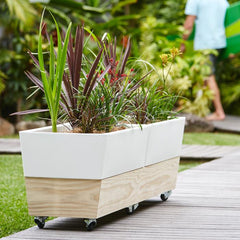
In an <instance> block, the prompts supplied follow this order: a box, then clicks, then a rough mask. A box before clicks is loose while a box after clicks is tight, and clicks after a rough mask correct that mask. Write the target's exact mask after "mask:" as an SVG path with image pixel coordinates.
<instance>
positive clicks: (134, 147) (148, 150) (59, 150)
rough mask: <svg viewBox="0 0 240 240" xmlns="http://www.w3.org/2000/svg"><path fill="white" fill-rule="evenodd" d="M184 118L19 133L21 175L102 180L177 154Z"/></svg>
mask: <svg viewBox="0 0 240 240" xmlns="http://www.w3.org/2000/svg"><path fill="white" fill-rule="evenodd" d="M184 120H185V119H184V118H178V119H173V120H168V121H163V122H159V123H154V124H148V125H143V129H142V130H141V129H140V128H139V127H138V126H137V127H136V126H135V127H133V128H129V129H125V130H121V131H116V132H111V133H103V134H79V133H66V132H64V130H66V128H65V127H64V126H62V125H60V126H58V131H59V132H58V133H52V132H51V127H45V128H39V129H34V130H27V131H22V132H20V141H21V149H22V158H23V167H24V175H25V177H43V178H65V179H69V178H70V179H105V178H108V177H112V176H115V175H118V174H121V173H124V172H128V171H132V170H135V169H138V168H142V167H144V166H148V165H152V164H155V163H158V162H160V161H164V160H168V159H170V158H174V157H177V156H180V150H181V144H182V137H183V129H184Z"/></svg>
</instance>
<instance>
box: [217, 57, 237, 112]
mask: <svg viewBox="0 0 240 240" xmlns="http://www.w3.org/2000/svg"><path fill="white" fill-rule="evenodd" d="M239 79H240V55H236V56H235V57H234V58H231V59H230V58H228V59H225V60H223V61H221V62H219V63H218V67H217V80H218V83H219V86H220V92H221V95H222V101H223V105H224V109H225V110H226V111H227V112H231V113H232V114H235V115H240V109H239V101H240V82H239Z"/></svg>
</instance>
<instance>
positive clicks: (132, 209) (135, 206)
mask: <svg viewBox="0 0 240 240" xmlns="http://www.w3.org/2000/svg"><path fill="white" fill-rule="evenodd" d="M138 206H139V204H138V203H136V204H134V205H131V206H129V207H127V208H126V212H127V214H129V215H130V214H132V213H133V212H134V211H135V210H136V209H137V208H138Z"/></svg>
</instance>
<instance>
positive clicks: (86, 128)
mask: <svg viewBox="0 0 240 240" xmlns="http://www.w3.org/2000/svg"><path fill="white" fill-rule="evenodd" d="M53 19H54V18H53ZM54 21H55V19H54ZM55 24H56V30H57V37H58V46H57V50H55V48H54V43H53V40H52V37H49V36H48V34H47V33H46V38H47V39H48V41H49V48H50V51H49V59H48V64H46V62H45V63H44V56H43V49H42V28H43V27H44V28H45V26H44V25H43V23H42V21H41V24H40V30H39V44H38V59H37V58H35V56H34V55H33V54H31V53H30V56H31V57H32V59H33V61H34V63H35V65H36V66H37V67H38V68H39V70H40V73H41V77H40V79H39V78H38V77H36V76H35V75H33V74H32V73H30V72H26V74H27V76H28V77H29V78H30V79H31V80H32V82H33V83H35V85H37V86H38V87H39V88H40V89H42V90H43V92H44V94H45V98H46V102H47V105H48V109H47V110H46V109H44V110H28V111H25V112H22V113H18V114H28V113H33V112H41V111H49V113H50V117H51V121H52V126H51V127H45V128H39V129H34V130H27V131H22V132H20V141H21V149H22V158H23V167H24V175H25V181H26V190H27V200H28V209H29V214H30V215H33V216H36V217H35V222H36V223H37V224H38V226H39V227H40V228H43V227H44V224H45V220H46V216H63V217H80V218H84V219H85V222H86V227H87V229H88V230H92V229H93V228H94V227H95V225H96V219H97V218H99V217H102V216H104V215H106V214H109V213H111V212H114V211H117V210H119V209H122V208H127V211H128V212H129V213H131V212H132V211H133V210H135V208H136V207H137V204H138V202H140V201H143V200H145V199H148V198H150V197H152V196H155V195H156V194H159V193H161V198H162V200H167V198H168V196H169V194H170V191H171V190H172V189H174V188H175V184H176V177H177V172H178V164H179V156H180V149H181V142H182V136H183V128H184V118H174V117H175V115H174V113H173V112H172V108H173V106H174V101H175V99H176V96H171V95H169V94H168V93H167V91H166V89H165V88H161V87H160V86H159V85H157V84H156V83H154V84H152V85H151V86H150V85H149V84H148V81H147V80H146V79H147V77H149V74H150V72H149V71H148V72H147V73H146V74H143V76H141V75H142V72H141V71H137V67H136V68H135V69H133V68H127V60H128V57H129V55H130V49H131V43H130V39H129V40H128V44H127V46H126V48H125V49H123V51H122V54H121V57H120V58H119V57H118V55H117V44H116V39H115V40H114V41H113V42H112V41H106V40H105V41H104V39H102V40H101V41H99V40H97V38H96V37H95V36H94V35H93V34H92V33H91V32H89V33H90V35H89V37H88V38H87V39H86V40H85V41H84V27H81V28H80V27H78V28H77V30H76V37H75V42H74V41H73V38H72V36H71V24H69V26H68V29H67V31H66V33H64V34H63V35H64V40H63V39H62V38H61V34H60V30H59V27H58V24H57V22H56V21H55ZM91 36H93V37H94V38H95V40H96V41H97V44H98V53H97V54H92V51H88V49H87V47H86V44H87V42H88V41H90V39H91ZM87 51H88V53H91V55H87V53H86V52H87ZM171 56H173V55H171ZM168 57H169V56H168ZM45 61H46V60H45ZM47 66H48V67H47ZM46 67H47V68H46ZM59 116H60V117H59ZM60 120H61V121H62V122H63V124H59V125H57V121H60ZM159 120H162V121H161V122H158V121H159Z"/></svg>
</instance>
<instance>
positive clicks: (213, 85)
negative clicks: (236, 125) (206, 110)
mask: <svg viewBox="0 0 240 240" xmlns="http://www.w3.org/2000/svg"><path fill="white" fill-rule="evenodd" d="M207 85H208V87H209V88H210V89H211V90H212V91H213V93H214V99H213V105H214V108H215V112H214V113H212V114H211V115H209V116H207V117H206V119H207V120H210V121H214V120H223V119H225V112H224V109H223V106H222V102H221V96H220V91H219V88H218V85H217V82H216V78H215V75H211V76H209V78H208V79H207Z"/></svg>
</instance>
